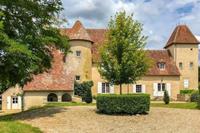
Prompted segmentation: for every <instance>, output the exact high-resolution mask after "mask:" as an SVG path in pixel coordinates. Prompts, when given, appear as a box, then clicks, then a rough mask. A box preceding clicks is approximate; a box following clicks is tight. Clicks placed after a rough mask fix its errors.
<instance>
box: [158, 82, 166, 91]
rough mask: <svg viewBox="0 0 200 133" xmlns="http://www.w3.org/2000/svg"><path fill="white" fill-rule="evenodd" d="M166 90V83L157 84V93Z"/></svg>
mask: <svg viewBox="0 0 200 133" xmlns="http://www.w3.org/2000/svg"><path fill="white" fill-rule="evenodd" d="M163 88H164V89H163ZM165 89H166V83H157V91H158V92H164V91H165Z"/></svg>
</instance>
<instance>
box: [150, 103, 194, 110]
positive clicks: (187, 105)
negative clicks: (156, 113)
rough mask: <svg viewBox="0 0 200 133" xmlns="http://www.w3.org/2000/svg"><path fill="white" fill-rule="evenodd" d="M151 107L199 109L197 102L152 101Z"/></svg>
mask: <svg viewBox="0 0 200 133" xmlns="http://www.w3.org/2000/svg"><path fill="white" fill-rule="evenodd" d="M151 107H164V108H179V109H197V108H196V107H197V104H196V103H194V102H188V103H169V104H164V103H151Z"/></svg>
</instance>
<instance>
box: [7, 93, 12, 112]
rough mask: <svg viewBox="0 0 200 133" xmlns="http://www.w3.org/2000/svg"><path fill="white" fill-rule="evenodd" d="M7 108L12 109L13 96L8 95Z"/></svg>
mask: <svg viewBox="0 0 200 133" xmlns="http://www.w3.org/2000/svg"><path fill="white" fill-rule="evenodd" d="M7 109H11V97H10V96H8V97H7Z"/></svg>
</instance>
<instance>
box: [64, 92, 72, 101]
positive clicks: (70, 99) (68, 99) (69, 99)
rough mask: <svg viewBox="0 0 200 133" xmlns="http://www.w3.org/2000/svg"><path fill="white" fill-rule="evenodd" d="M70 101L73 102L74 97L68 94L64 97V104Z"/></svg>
mask: <svg viewBox="0 0 200 133" xmlns="http://www.w3.org/2000/svg"><path fill="white" fill-rule="evenodd" d="M69 101H72V97H71V95H70V94H68V93H65V94H63V95H62V102H69Z"/></svg>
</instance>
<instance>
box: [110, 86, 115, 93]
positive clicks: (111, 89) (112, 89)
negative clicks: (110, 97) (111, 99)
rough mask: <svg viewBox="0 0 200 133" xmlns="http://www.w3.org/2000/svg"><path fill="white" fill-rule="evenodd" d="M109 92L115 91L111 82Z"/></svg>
mask: <svg viewBox="0 0 200 133" xmlns="http://www.w3.org/2000/svg"><path fill="white" fill-rule="evenodd" d="M110 93H111V94H114V93H115V90H114V85H113V84H110Z"/></svg>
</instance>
